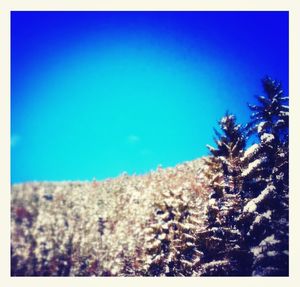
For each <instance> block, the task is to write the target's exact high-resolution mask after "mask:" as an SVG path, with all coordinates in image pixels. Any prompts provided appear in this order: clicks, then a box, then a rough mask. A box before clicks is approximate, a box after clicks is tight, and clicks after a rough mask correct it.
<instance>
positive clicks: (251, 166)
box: [242, 159, 263, 176]
mask: <svg viewBox="0 0 300 287" xmlns="http://www.w3.org/2000/svg"><path fill="white" fill-rule="evenodd" d="M262 162H263V159H256V160H255V161H253V162H250V163H249V165H248V167H247V168H246V169H245V170H243V172H242V176H247V175H249V174H250V173H251V172H252V171H253V170H254V169H256V168H257V167H258V166H259V165H260V164H261V163H262Z"/></svg>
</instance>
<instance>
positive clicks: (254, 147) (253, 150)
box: [241, 144, 259, 161]
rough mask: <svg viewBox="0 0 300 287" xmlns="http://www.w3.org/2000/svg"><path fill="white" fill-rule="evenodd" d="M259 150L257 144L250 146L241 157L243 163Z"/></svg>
mask: <svg viewBox="0 0 300 287" xmlns="http://www.w3.org/2000/svg"><path fill="white" fill-rule="evenodd" d="M258 148H259V145H258V144H253V145H252V146H250V147H249V148H248V149H247V150H246V151H245V153H244V156H243V157H242V159H241V160H242V161H244V160H245V159H247V158H250V157H251V156H252V155H253V154H255V153H256V152H257V150H258Z"/></svg>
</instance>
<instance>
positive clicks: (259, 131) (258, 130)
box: [257, 122, 266, 134]
mask: <svg viewBox="0 0 300 287" xmlns="http://www.w3.org/2000/svg"><path fill="white" fill-rule="evenodd" d="M265 126H266V122H260V123H259V124H258V125H257V132H258V133H259V134H260V133H262V131H263V129H264V128H265Z"/></svg>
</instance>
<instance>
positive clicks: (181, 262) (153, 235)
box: [143, 189, 201, 276]
mask: <svg viewBox="0 0 300 287" xmlns="http://www.w3.org/2000/svg"><path fill="white" fill-rule="evenodd" d="M191 195H192V193H191V190H184V189H177V190H166V191H165V192H164V193H163V194H162V196H163V200H162V201H161V202H158V203H157V204H156V207H155V209H156V216H155V218H154V220H155V221H154V222H152V223H151V224H150V225H149V227H148V228H147V230H146V237H145V241H146V244H145V249H146V260H145V264H144V267H143V268H144V275H147V276H193V275H194V276H195V275H196V276H197V275H198V276H199V273H197V270H199V265H200V259H201V252H200V251H199V250H197V248H196V234H197V231H198V228H199V226H200V224H201V222H200V221H199V216H200V214H199V208H197V199H195V200H194V199H193V198H192V197H191ZM199 205H200V202H199V204H198V206H199Z"/></svg>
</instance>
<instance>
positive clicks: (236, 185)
mask: <svg viewBox="0 0 300 287" xmlns="http://www.w3.org/2000/svg"><path fill="white" fill-rule="evenodd" d="M219 125H220V128H221V131H222V132H223V134H221V133H220V132H218V131H217V130H215V134H216V138H215V142H216V144H217V148H213V147H211V146H208V148H209V150H210V152H211V153H212V155H213V157H212V159H211V161H212V165H213V166H215V167H217V166H219V167H220V168H219V170H218V172H215V175H214V177H213V178H212V179H211V183H210V186H211V194H210V198H209V201H208V205H207V213H206V214H207V216H206V222H205V223H206V224H205V227H204V230H203V231H202V232H200V234H199V246H200V250H201V251H202V252H203V253H204V255H203V258H202V275H204V276H211V275H215V276H226V275H227V276H228V275H235V276H238V275H248V274H249V270H248V266H249V261H250V260H251V256H250V254H249V252H248V251H247V250H246V248H245V246H244V241H243V234H242V233H241V230H240V224H239V220H240V215H241V212H242V206H243V201H242V198H241V190H242V178H241V170H242V162H241V158H242V156H243V153H244V149H245V145H246V138H245V136H244V133H243V128H242V127H241V125H238V124H236V119H235V116H234V115H229V114H228V113H226V115H225V116H224V117H223V118H222V119H221V121H220V122H219Z"/></svg>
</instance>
